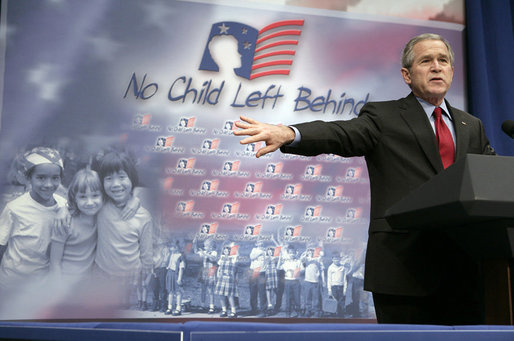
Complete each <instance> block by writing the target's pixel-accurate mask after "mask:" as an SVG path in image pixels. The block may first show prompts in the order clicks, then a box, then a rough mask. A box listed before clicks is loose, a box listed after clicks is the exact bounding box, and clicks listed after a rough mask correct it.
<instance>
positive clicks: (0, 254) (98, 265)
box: [0, 147, 153, 312]
mask: <svg viewBox="0 0 514 341" xmlns="http://www.w3.org/2000/svg"><path fill="white" fill-rule="evenodd" d="M90 159H91V161H90V162H89V163H88V164H87V165H85V167H84V168H83V169H80V170H78V171H77V172H75V174H74V175H73V178H72V179H71V181H70V182H69V184H68V185H67V188H64V186H63V184H62V179H63V176H64V162H63V159H62V158H61V155H60V153H59V151H58V150H56V149H54V148H49V147H35V148H33V149H31V150H29V151H28V152H25V153H24V154H23V156H20V157H18V158H17V159H16V165H17V167H18V168H19V169H18V171H19V172H20V173H23V175H24V180H25V181H23V185H24V186H25V191H24V192H23V193H22V194H21V195H19V196H17V197H16V198H15V199H13V200H11V201H9V202H7V203H6V205H5V207H4V208H3V210H2V213H1V215H0V297H2V299H1V303H0V311H2V312H3V311H5V310H10V309H14V307H15V305H16V298H17V297H20V296H24V295H25V294H26V290H28V288H29V287H38V288H39V290H40V291H43V290H44V289H48V290H51V289H50V287H49V283H51V282H53V283H59V284H61V289H62V284H63V283H66V284H67V289H68V288H71V287H73V286H75V285H77V286H78V285H85V284H92V283H96V284H99V283H105V284H107V285H108V286H109V287H110V288H112V291H111V292H113V293H117V294H119V297H116V299H114V297H113V296H111V298H113V301H112V302H111V303H112V304H113V305H119V304H125V303H128V298H127V295H128V294H127V293H128V292H129V290H128V289H129V288H132V287H133V285H134V284H135V283H139V286H140V287H141V288H142V287H143V286H144V285H143V281H142V280H143V279H144V278H145V277H146V274H147V273H150V272H151V271H152V269H153V250H152V248H153V246H152V230H153V228H152V225H153V223H152V217H151V215H150V213H149V211H148V210H147V209H145V208H144V207H143V206H142V205H141V203H140V201H139V200H138V199H137V198H136V197H134V195H133V194H134V188H135V187H136V186H137V185H138V174H137V171H136V168H135V164H134V161H133V159H132V158H131V157H130V156H129V155H128V154H127V153H124V152H120V151H116V150H114V149H112V150H109V151H106V152H103V153H99V154H98V155H97V156H95V157H91V158H90ZM103 288H106V287H103ZM61 294H62V293H61ZM115 296H116V295H115ZM118 298H119V300H118ZM32 308H34V306H33V307H32Z"/></svg>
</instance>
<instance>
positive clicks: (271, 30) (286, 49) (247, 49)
mask: <svg viewBox="0 0 514 341" xmlns="http://www.w3.org/2000/svg"><path fill="white" fill-rule="evenodd" d="M303 24H304V20H303V19H297V20H283V21H277V22H274V23H271V24H269V25H267V26H266V27H264V28H262V29H261V30H257V29H255V28H253V27H251V26H248V25H246V24H243V23H238V22H231V21H225V22H217V23H215V24H213V25H212V26H211V32H210V34H209V39H208V40H207V43H206V46H205V49H204V53H203V57H202V61H201V63H200V67H199V69H200V70H207V71H219V66H218V64H217V63H216V61H214V59H213V57H212V55H211V52H210V50H209V44H210V43H211V41H212V40H213V38H219V37H220V36H232V37H234V38H236V40H237V43H238V50H237V52H238V53H239V54H240V56H241V66H240V67H238V68H235V69H234V73H235V74H236V75H238V76H240V77H243V78H246V79H250V80H252V79H256V78H259V77H264V76H272V75H289V73H290V71H291V65H292V64H293V57H294V56H295V54H296V50H295V48H296V46H297V45H298V38H299V36H300V35H301V33H302V27H303Z"/></svg>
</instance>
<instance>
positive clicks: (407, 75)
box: [402, 67, 411, 85]
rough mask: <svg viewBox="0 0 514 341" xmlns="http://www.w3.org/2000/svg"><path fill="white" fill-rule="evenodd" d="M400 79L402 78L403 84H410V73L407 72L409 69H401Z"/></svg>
mask: <svg viewBox="0 0 514 341" xmlns="http://www.w3.org/2000/svg"><path fill="white" fill-rule="evenodd" d="M402 77H403V80H404V81H405V83H407V84H408V85H410V83H411V78H410V72H409V69H407V68H405V67H402Z"/></svg>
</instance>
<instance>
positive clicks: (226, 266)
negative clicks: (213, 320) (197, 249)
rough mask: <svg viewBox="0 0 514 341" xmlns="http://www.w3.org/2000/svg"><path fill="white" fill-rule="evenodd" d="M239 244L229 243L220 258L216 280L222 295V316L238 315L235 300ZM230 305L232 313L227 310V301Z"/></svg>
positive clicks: (217, 293) (217, 291)
mask: <svg viewBox="0 0 514 341" xmlns="http://www.w3.org/2000/svg"><path fill="white" fill-rule="evenodd" d="M237 261H238V257H237V246H235V245H233V244H229V245H226V246H224V247H223V251H222V254H221V256H220V258H219V260H218V275H217V282H216V289H215V291H214V292H215V293H216V295H219V296H220V303H221V314H220V317H227V316H228V317H237V308H236V302H235V294H236V289H237V288H236V266H237ZM226 300H228V303H229V305H230V313H228V312H227V303H226Z"/></svg>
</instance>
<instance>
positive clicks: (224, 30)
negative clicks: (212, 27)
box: [218, 23, 230, 34]
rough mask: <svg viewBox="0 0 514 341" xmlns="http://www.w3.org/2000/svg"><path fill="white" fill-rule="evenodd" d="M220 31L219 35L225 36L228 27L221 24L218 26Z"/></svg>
mask: <svg viewBox="0 0 514 341" xmlns="http://www.w3.org/2000/svg"><path fill="white" fill-rule="evenodd" d="M218 27H219V29H220V34H227V33H228V30H229V29H230V27H228V26H225V23H223V24H221V26H218Z"/></svg>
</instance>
